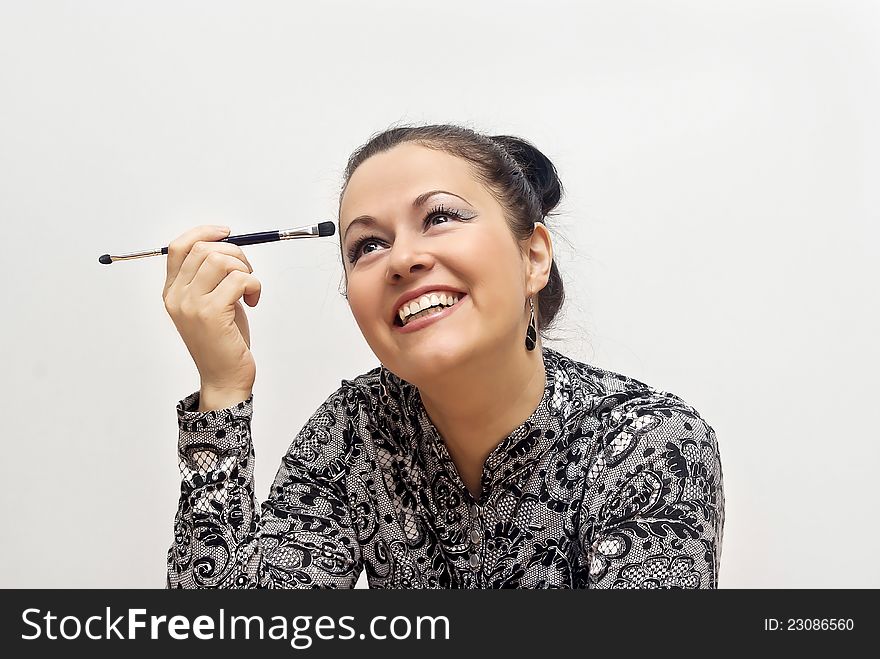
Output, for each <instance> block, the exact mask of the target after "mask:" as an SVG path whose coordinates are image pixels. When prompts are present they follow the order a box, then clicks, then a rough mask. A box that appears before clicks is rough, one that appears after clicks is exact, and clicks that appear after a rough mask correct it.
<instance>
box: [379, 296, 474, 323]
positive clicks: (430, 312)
mask: <svg viewBox="0 0 880 659" xmlns="http://www.w3.org/2000/svg"><path fill="white" fill-rule="evenodd" d="M456 295H457V297H458V300H457V301H456V302H455V304H449V305H443V304H440V305H437V306H433V307H430V308H429V309H422V310H421V311H419V312H418V313H415V314H413V315H411V316H407V318H406V322H405V323H404V322H403V321H401V320H400V314H396V315H395V316H394V321H393V323H392V325H394V326H395V327H398V328H403V327H407V326H408V325H410V324H412V323H414V322H415V321H418V320H421V319H422V318H430V317H432V316H439V315H441V314H444V313H445V312H447V311H449V310H450V309H454V308H455V307H457V306H458V305H459V304H461V302H462V300H463V299H464V298H465V297H467V293H457V294H456Z"/></svg>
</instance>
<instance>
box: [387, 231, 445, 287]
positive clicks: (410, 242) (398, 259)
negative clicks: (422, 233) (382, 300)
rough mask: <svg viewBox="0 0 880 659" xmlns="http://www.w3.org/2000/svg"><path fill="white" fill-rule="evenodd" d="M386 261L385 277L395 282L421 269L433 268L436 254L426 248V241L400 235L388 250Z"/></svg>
mask: <svg viewBox="0 0 880 659" xmlns="http://www.w3.org/2000/svg"><path fill="white" fill-rule="evenodd" d="M386 263H387V264H388V268H387V270H386V271H385V279H386V280H387V281H388V282H389V283H395V282H398V281H400V280H401V279H405V278H407V277H409V276H410V275H412V274H414V273H416V272H419V271H420V270H430V269H431V268H433V267H434V256H433V255H432V254H431V253H430V252H429V251H427V250H426V249H425V248H424V243H423V242H422V241H420V240H419V239H418V238H407V237H405V236H400V235H399V236H398V237H397V238H396V239H395V241H394V244H393V245H392V246H391V247H390V248H389V250H388V258H387V261H386Z"/></svg>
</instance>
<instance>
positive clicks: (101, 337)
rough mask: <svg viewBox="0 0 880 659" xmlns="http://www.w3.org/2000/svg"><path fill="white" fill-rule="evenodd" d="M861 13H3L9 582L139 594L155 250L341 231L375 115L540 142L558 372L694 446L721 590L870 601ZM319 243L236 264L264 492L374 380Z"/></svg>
mask: <svg viewBox="0 0 880 659" xmlns="http://www.w3.org/2000/svg"><path fill="white" fill-rule="evenodd" d="M878 28H880V9H878V6H877V3H874V2H867V1H866V2H854V1H850V2H842V1H840V0H836V1H832V0H828V1H825V2H783V1H773V2H770V1H767V0H761V1H743V0H739V1H736V2H707V1H706V0H693V1H687V2H686V1H681V0H668V1H666V2H662V3H660V2H647V1H640V2H636V1H615V2H584V1H583V0H580V1H578V2H559V1H557V2H547V1H545V2H543V3H542V4H541V6H540V8H539V7H538V5H536V4H535V3H534V2H517V1H511V0H505V1H504V2H473V1H472V0H468V1H460V0H445V1H444V2H443V3H413V2H391V1H381V2H379V1H372V2H369V3H361V2H323V3H310V4H302V3H294V2H255V1H253V0H249V1H247V2H243V1H242V2H230V1H224V2H217V1H212V2H194V1H192V0H189V1H180V0H175V1H174V2H166V1H163V2H159V1H156V0H152V1H151V2H123V1H119V0H113V1H109V0H107V1H102V2H97V1H89V2H60V1H53V2H46V1H29V2H17V1H16V2H13V1H12V0H3V1H2V2H0V186H2V187H0V219H2V227H3V234H4V235H3V239H4V243H5V247H6V249H4V250H3V266H4V268H3V274H4V283H5V287H6V300H7V301H6V304H5V305H4V306H5V310H4V313H3V322H2V325H0V326H2V342H0V345H2V349H3V355H2V364H3V368H4V377H3V379H2V384H0V386H2V396H0V401H2V408H3V409H2V416H3V423H2V433H0V436H2V448H3V457H4V462H5V464H4V469H3V475H4V478H3V488H2V515H3V524H2V526H0V547H2V549H0V552H2V558H3V560H2V561H0V586H4V587H161V586H163V585H164V579H165V555H166V551H167V549H168V547H169V546H170V544H171V540H172V523H173V516H174V513H175V510H176V507H177V497H178V494H179V474H178V471H177V462H176V453H175V450H176V441H177V425H176V416H175V411H174V407H175V404H176V403H177V401H178V400H179V399H180V398H182V397H184V396H185V395H187V394H188V393H191V392H192V391H194V390H195V389H197V388H198V373H197V371H196V369H195V366H194V365H193V363H192V361H191V359H190V357H189V353H188V352H187V351H186V348H185V346H184V345H183V342H182V341H181V340H180V337H179V336H178V334H177V332H176V330H175V328H174V326H173V324H172V322H171V320H170V318H169V317H168V316H167V314H166V313H165V309H164V306H163V303H162V299H161V292H162V286H163V282H164V277H165V258H164V257H153V258H149V259H142V260H138V261H130V262H124V263H119V264H114V265H112V266H110V267H106V266H102V265H99V264H98V262H97V257H98V255H100V254H103V253H105V252H111V253H125V252H133V251H138V250H142V249H151V248H157V247H161V246H163V245H167V244H168V242H170V241H171V240H172V239H173V238H174V237H175V236H177V235H178V234H180V233H182V232H183V231H184V230H186V229H187V228H189V227H191V226H193V225H196V224H201V223H211V224H229V225H230V226H231V227H232V231H233V233H247V232H252V231H260V230H268V229H273V228H289V227H293V226H299V225H302V224H307V223H311V222H314V221H317V220H322V219H334V220H335V219H336V216H335V213H336V196H337V193H338V190H339V186H340V183H341V173H342V169H343V167H344V165H345V162H346V160H347V158H348V156H349V154H350V153H351V151H352V150H354V149H355V148H356V147H357V146H358V145H360V144H362V143H363V142H364V141H366V139H367V138H368V137H369V136H370V135H371V134H372V133H373V132H375V131H378V130H382V129H384V128H386V127H388V126H389V125H391V124H392V123H395V122H447V121H449V122H459V123H465V124H466V125H469V126H471V127H473V128H476V129H477V130H481V131H485V132H488V133H495V134H497V133H512V134H516V135H520V136H523V137H525V138H527V139H529V140H531V141H533V142H534V143H535V144H536V145H537V146H538V147H539V148H541V149H542V150H543V151H544V152H545V153H546V154H547V155H548V156H549V157H550V158H551V159H552V160H553V161H554V163H555V164H556V165H557V167H558V170H559V172H560V175H561V178H562V181H563V184H564V185H565V187H566V190H567V195H566V197H565V198H564V201H563V204H562V206H561V207H560V211H562V215H561V216H560V217H559V218H558V220H557V221H556V222H555V223H551V225H550V226H551V229H552V230H553V232H554V240H555V247H556V253H557V258H558V262H559V266H560V269H561V271H562V273H563V277H564V279H565V282H566V286H567V295H568V301H567V304H566V307H565V311H564V316H563V317H562V322H561V325H560V326H561V328H562V331H560V332H559V333H558V340H557V341H555V342H551V343H549V344H548V345H550V346H551V347H556V348H557V349H560V350H562V351H563V352H564V353H566V354H568V355H569V356H572V357H574V358H576V359H579V360H582V361H587V362H590V363H593V364H595V365H597V366H600V367H603V368H607V369H611V370H615V371H618V372H622V373H626V374H628V375H631V376H633V377H636V378H639V379H641V380H643V381H646V382H649V383H650V384H652V385H654V386H656V387H659V388H662V389H666V390H668V391H672V392H675V393H677V394H679V395H680V396H682V397H683V398H685V399H686V400H687V401H688V402H690V403H691V404H692V405H694V406H695V407H696V408H697V409H698V410H699V411H700V412H701V413H702V414H703V416H704V417H705V418H706V419H707V420H708V421H709V423H710V424H711V425H712V426H713V427H714V428H715V430H716V432H717V434H718V438H719V441H720V446H721V453H722V461H723V469H724V478H725V489H726V497H727V510H726V517H727V522H726V527H725V535H724V548H723V556H722V566H721V575H720V584H721V586H722V587H725V588H742V587H773V588H776V587H798V588H800V587H875V588H876V587H880V566H878V562H877V561H876V549H875V548H876V546H877V544H878V542H880V532H878V525H877V519H876V517H877V514H876V506H875V502H876V500H877V494H876V478H877V477H876V469H877V464H878V457H880V452H878V432H877V420H876V417H877V405H876V400H877V397H876V396H877V395H876V373H877V366H878V355H877V347H876V346H877V344H876V337H877V336H878V317H880V316H878V306H877V298H876V294H875V290H874V287H875V285H876V283H877V281H878V273H877V266H876V262H877V259H876V251H877V245H878V229H877V219H878V218H877V215H878V213H877V208H878V201H880V199H878V188H877V185H876V180H877V175H878V173H880V171H878V164H880V160H878V148H880V136H878V128H877V121H876V117H878V116H880V93H878V69H880V47H878V43H880V39H878V36H880V30H878ZM336 240H337V238H336V237H335V236H334V237H333V238H332V239H324V240H311V241H300V242H290V243H275V244H267V245H258V246H251V247H248V248H246V252H247V254H248V258H249V259H250V261H251V263H252V264H253V266H254V269H255V274H256V275H257V276H258V277H260V279H261V281H262V282H263V296H262V299H261V301H260V305H259V307H257V308H256V309H253V310H251V309H249V308H248V309H247V313H248V314H249V317H250V321H251V330H252V336H253V351H254V354H255V357H256V359H257V364H258V373H257V382H256V386H255V390H254V406H255V416H254V422H253V431H254V437H255V443H256V444H255V445H256V454H257V466H256V486H257V495H258V497H259V498H261V499H262V497H265V496H266V494H267V492H268V488H269V485H270V483H271V480H272V478H273V476H274V474H275V471H276V470H277V468H278V466H279V464H280V459H281V456H282V454H283V453H284V451H285V450H286V449H287V447H288V445H289V444H290V441H291V440H292V439H293V436H294V434H295V433H296V432H297V431H298V430H299V429H300V427H301V426H302V424H303V423H304V422H305V420H306V419H307V418H308V416H309V415H310V414H311V412H312V411H314V409H315V408H316V407H317V406H318V405H319V404H320V402H322V401H323V400H324V399H325V398H326V396H327V395H329V394H330V392H332V391H333V390H335V389H336V387H338V386H339V383H340V380H341V379H342V378H348V377H353V376H355V375H357V374H359V373H362V372H364V371H366V370H368V369H370V368H373V367H374V366H376V365H378V361H377V360H376V358H375V356H374V355H373V354H372V353H371V352H370V350H369V347H368V346H367V344H366V342H365V341H364V339H363V337H362V336H361V334H360V332H359V330H358V328H357V325H356V324H355V322H354V319H353V318H352V316H351V314H350V312H349V310H348V307H347V305H346V302H345V300H344V299H343V298H342V297H341V295H340V282H341V276H342V267H341V263H340V257H339V253H338V248H337V243H336Z"/></svg>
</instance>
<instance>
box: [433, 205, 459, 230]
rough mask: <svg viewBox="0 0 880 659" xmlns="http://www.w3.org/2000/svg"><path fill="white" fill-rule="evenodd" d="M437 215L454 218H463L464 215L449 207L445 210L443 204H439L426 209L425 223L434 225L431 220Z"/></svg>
mask: <svg viewBox="0 0 880 659" xmlns="http://www.w3.org/2000/svg"><path fill="white" fill-rule="evenodd" d="M438 217H445V218H447V219H449V218H454V219H456V220H463V219H464V217H463V216H462V214H461V213H459V212H458V211H457V210H454V209H452V208H450V209H449V210H447V209H446V208H444V207H443V204H439V205H437V206H434V208H432V209H431V210H430V211H428V215H427V217H425V224H429V225H430V226H434V224H433V222H434V220H435V219H436V218H438Z"/></svg>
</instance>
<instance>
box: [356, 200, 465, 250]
mask: <svg viewBox="0 0 880 659" xmlns="http://www.w3.org/2000/svg"><path fill="white" fill-rule="evenodd" d="M436 217H447V218H454V219H456V220H460V221H467V220H472V219H473V218H474V217H476V213H466V212H464V211H459V210H456V209H454V208H446V207H445V206H444V205H443V204H442V203H441V204H437V205H436V206H434V207H433V208H431V210H429V211H428V213H427V214H426V215H425V218H424V224H425V226H426V228H427V227H429V226H433V225H431V222H432V221H433V220H434V218H436ZM381 241H382V239H381V238H380V237H379V236H377V235H375V234H368V235H365V236H361V237H360V238H358V239H357V240H356V241H355V242H354V243H353V244H352V245H351V247H349V248H348V253H347V256H348V261H349V263H351V264H354V263H356V262H357V260H358V259H359V258H360V257H361V256H362V254H361V248H362V247H364V246H366V245H367V244H370V243H374V242H381ZM367 253H369V252H367Z"/></svg>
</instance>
